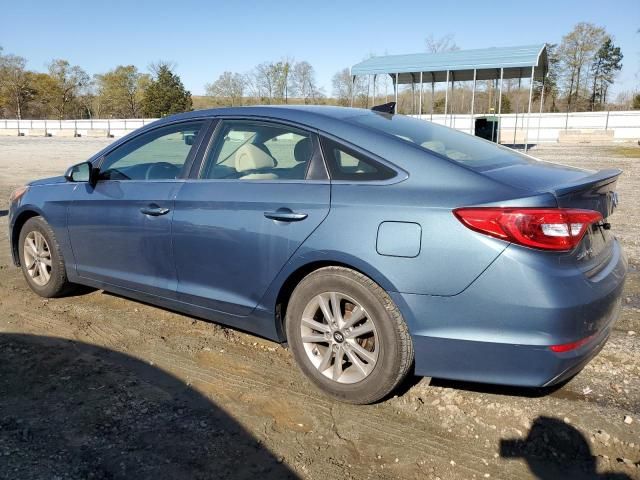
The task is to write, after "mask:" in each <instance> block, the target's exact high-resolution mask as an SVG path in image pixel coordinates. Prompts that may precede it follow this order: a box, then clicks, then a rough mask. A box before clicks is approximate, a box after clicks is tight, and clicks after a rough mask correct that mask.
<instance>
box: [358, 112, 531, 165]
mask: <svg viewBox="0 0 640 480" xmlns="http://www.w3.org/2000/svg"><path fill="white" fill-rule="evenodd" d="M347 121H349V122H352V123H355V124H358V125H363V126H365V127H368V128H371V129H374V130H377V131H380V132H384V133H386V134H389V135H393V136H395V137H397V138H400V139H402V140H404V141H406V142H409V143H412V144H414V145H417V146H419V147H420V148H423V149H424V150H426V151H428V152H430V153H436V154H438V155H441V156H443V157H445V158H447V159H449V160H452V161H454V162H456V163H459V164H462V165H465V166H467V167H469V168H472V169H474V170H480V171H486V170H492V169H494V168H501V167H507V166H510V165H517V164H525V163H534V162H535V160H534V159H532V158H530V157H527V156H525V155H522V154H520V153H518V152H515V151H513V150H512V149H510V148H506V147H502V146H500V145H496V144H495V143H493V142H489V141H487V140H483V139H481V138H478V137H474V136H472V135H469V134H467V133H463V132H459V131H457V130H454V129H452V128H447V127H443V126H442V125H436V124H434V123H432V122H428V121H425V120H418V119H417V118H411V117H407V116H404V115H389V114H385V113H377V112H375V113H373V112H372V113H370V114H365V115H358V116H354V117H351V118H349V119H348V120H347Z"/></svg>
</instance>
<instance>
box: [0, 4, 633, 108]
mask: <svg viewBox="0 0 640 480" xmlns="http://www.w3.org/2000/svg"><path fill="white" fill-rule="evenodd" d="M580 21H586V22H592V23H595V24H597V25H600V26H602V27H605V28H606V30H607V31H608V32H609V33H610V34H611V35H613V37H614V38H615V43H616V44H617V45H619V46H620V47H621V48H622V53H623V54H624V60H623V65H624V67H623V70H622V72H621V73H620V74H619V76H618V78H617V81H616V85H615V87H614V89H613V93H614V94H616V93H618V92H621V91H625V90H634V89H640V33H638V29H640V0H610V1H606V2H605V1H602V0H601V1H591V0H581V1H573V0H572V1H568V0H554V1H547V0H537V1H528V2H514V1H512V0H510V1H484V2H480V1H477V0H475V1H452V0H449V1H438V2H433V1H428V0H422V1H414V0H404V1H389V0H387V1H378V0H367V1H342V2H340V1H335V0H320V1H315V2H310V1H305V0H297V1H290V0H272V1H257V0H242V1H191V0H154V1H147V0H139V1H136V0H130V1H121V0H112V1H108V2H105V1H92V0H84V1H64V0H59V1H56V2H52V1H50V0H48V1H29V0H23V1H20V2H16V1H9V0H0V46H2V47H4V53H13V54H16V55H21V56H23V57H26V58H27V59H28V67H29V68H31V69H34V70H41V71H43V70H45V69H46V65H47V63H48V62H49V61H50V60H51V59H53V58H65V59H67V60H69V61H70V62H71V63H72V64H74V65H80V66H81V67H82V68H83V69H84V70H86V71H87V72H88V73H90V74H95V73H102V72H105V71H107V70H109V69H111V68H113V67H115V66H117V65H128V64H133V65H136V66H137V67H138V68H140V69H141V70H146V69H147V67H148V65H149V64H150V63H151V62H154V61H158V60H168V61H172V62H174V63H175V64H176V71H177V73H178V74H179V75H180V77H181V78H182V81H183V83H184V84H185V86H186V87H187V88H188V89H189V90H190V91H191V92H192V93H193V94H194V95H201V94H203V93H204V89H205V88H204V86H205V84H206V83H211V82H213V81H215V80H216V78H217V77H218V76H219V75H220V74H221V73H223V72H224V71H234V72H240V73H245V72H248V71H249V70H251V69H252V68H253V67H254V66H255V65H257V64H259V63H261V62H264V61H269V60H273V61H275V60H279V59H281V58H283V57H288V58H294V59H295V60H306V61H308V62H310V63H311V64H312V65H313V66H314V68H315V70H316V76H317V80H318V83H319V84H320V86H322V87H324V89H325V92H326V93H327V94H331V77H332V76H333V75H334V73H335V72H337V71H338V70H340V69H342V68H344V67H350V66H351V65H353V64H355V63H358V62H359V61H361V60H363V59H364V58H365V57H368V56H370V55H371V54H375V55H384V54H401V53H415V52H423V51H425V38H426V37H427V36H428V35H430V34H431V35H433V36H434V37H441V36H443V35H447V34H452V35H454V38H455V42H456V43H457V44H458V46H459V47H460V48H461V49H471V48H485V47H500V46H517V45H532V44H541V43H559V42H560V41H561V39H562V35H564V34H565V33H567V32H569V31H570V30H571V28H572V27H573V26H574V25H575V24H576V23H577V22H580Z"/></svg>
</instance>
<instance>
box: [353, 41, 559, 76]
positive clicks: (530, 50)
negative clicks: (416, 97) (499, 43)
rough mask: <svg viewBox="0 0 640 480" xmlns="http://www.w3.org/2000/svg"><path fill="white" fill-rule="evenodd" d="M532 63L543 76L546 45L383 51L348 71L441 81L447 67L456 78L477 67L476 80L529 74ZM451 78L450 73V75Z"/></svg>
mask: <svg viewBox="0 0 640 480" xmlns="http://www.w3.org/2000/svg"><path fill="white" fill-rule="evenodd" d="M531 67H535V76H536V78H537V79H542V78H543V76H544V74H545V73H546V72H547V69H548V64H547V50H546V45H545V44H541V45H529V46H523V47H493V48H480V49H474V50H457V51H453V52H442V53H413V54H407V55H384V56H380V57H372V58H369V59H368V60H365V61H363V62H360V63H357V64H356V65H354V66H353V67H351V75H353V76H361V75H392V76H393V77H395V74H398V83H401V84H402V83H412V82H419V81H420V73H421V72H422V74H423V81H424V82H426V83H430V82H431V81H435V82H444V81H446V78H447V71H449V72H452V74H453V79H454V80H456V81H465V80H473V71H474V70H476V78H477V79H478V80H493V79H497V78H500V69H501V68H503V69H504V78H505V79H507V78H529V77H531ZM450 79H451V77H450Z"/></svg>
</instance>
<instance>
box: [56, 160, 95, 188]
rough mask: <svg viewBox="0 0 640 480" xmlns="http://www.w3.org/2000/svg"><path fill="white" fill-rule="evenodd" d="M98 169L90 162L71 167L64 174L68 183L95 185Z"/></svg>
mask: <svg viewBox="0 0 640 480" xmlns="http://www.w3.org/2000/svg"><path fill="white" fill-rule="evenodd" d="M96 173H97V169H95V168H93V165H92V164H91V163H90V162H82V163H78V164H77V165H73V166H71V167H69V169H68V170H67V171H66V173H65V174H64V178H66V179H67V181H68V182H89V183H90V184H91V185H95V180H96Z"/></svg>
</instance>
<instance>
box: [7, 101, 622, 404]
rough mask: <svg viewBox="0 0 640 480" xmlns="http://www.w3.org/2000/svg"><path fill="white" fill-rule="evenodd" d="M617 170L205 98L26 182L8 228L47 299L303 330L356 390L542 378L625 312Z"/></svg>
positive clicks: (342, 115)
mask: <svg viewBox="0 0 640 480" xmlns="http://www.w3.org/2000/svg"><path fill="white" fill-rule="evenodd" d="M620 173H621V172H620V171H619V170H604V171H601V172H593V171H587V170H582V169H578V168H571V167H566V166H561V165H555V164H551V163H547V162H542V161H538V160H535V159H534V158H532V157H530V156H527V155H523V154H521V153H517V152H516V151H514V150H511V149H508V148H505V147H501V146H498V145H495V144H493V143H490V142H487V141H485V140H481V139H478V138H476V137H473V136H471V135H468V134H466V133H460V132H457V131H454V130H451V129H448V128H446V127H442V126H438V125H435V124H432V123H429V122H426V121H422V120H417V119H413V118H409V117H405V116H402V115H393V114H387V113H381V112H376V111H369V110H360V109H350V108H338V107H245V108H229V109H218V110H208V111H196V112H189V113H185V114H180V115H175V116H172V117H167V118H164V119H162V120H159V121H157V122H155V123H153V124H150V125H147V126H145V127H144V128H142V129H140V130H137V131H135V132H133V133H132V134H130V135H128V136H126V137H124V138H122V139H120V140H118V141H116V142H114V143H113V144H111V145H109V146H108V147H106V148H105V149H104V150H102V151H101V152H99V153H97V154H95V155H94V156H93V157H91V158H90V159H89V160H88V161H87V162H84V163H81V164H78V165H75V166H73V167H71V168H70V169H69V170H68V171H67V173H66V174H65V175H64V176H60V177H54V178H47V179H44V180H38V181H34V182H32V183H30V184H29V185H27V186H25V187H22V188H20V189H18V190H16V191H15V192H14V193H13V195H12V198H11V206H10V222H9V224H10V230H11V231H10V238H11V243H12V252H13V258H14V261H15V263H16V265H19V266H21V268H22V271H23V272H24V276H25V278H26V281H27V283H28V284H29V286H30V287H31V288H32V289H33V290H34V291H35V292H36V293H37V294H39V295H42V296H44V297H54V296H59V295H63V294H65V293H66V292H68V291H69V289H70V288H71V287H73V286H74V285H77V284H82V285H88V286H92V287H95V288H100V289H104V290H108V291H111V292H115V293H117V294H120V295H124V296H128V297H131V298H134V299H138V300H141V301H145V302H149V303H153V304H157V305H160V306H164V307H168V308H172V309H175V310H179V311H182V312H185V313H187V314H189V315H194V316H197V317H201V318H204V319H208V320H213V321H216V322H220V323H223V324H226V325H229V326H231V327H234V328H238V329H242V330H246V331H248V332H252V333H254V334H257V335H261V336H263V337H266V338H269V339H273V340H275V341H279V342H285V341H286V342H287V343H288V345H289V347H290V349H291V351H292V353H293V356H294V357H295V359H296V361H297V363H298V365H299V366H300V368H301V369H302V371H303V372H304V373H305V374H306V375H307V376H308V377H309V379H310V380H311V381H312V382H313V383H315V384H316V385H317V386H319V387H320V388H321V389H323V390H324V391H325V392H327V393H328V394H329V395H332V396H334V397H336V398H338V399H341V400H344V401H348V402H354V403H370V402H375V401H377V400H379V399H382V398H383V397H385V396H387V395H388V394H389V393H390V392H392V391H393V390H394V388H395V387H396V386H397V385H398V384H399V382H400V381H401V380H402V379H403V378H404V377H405V376H406V375H407V374H408V372H410V371H414V372H415V374H417V375H423V376H433V377H442V378H450V379H460V380H467V381H475V382H487V383H495V384H508V385H520V386H543V385H550V384H554V383H557V382H560V381H562V380H563V379H566V378H569V377H570V376H572V375H574V374H575V373H577V372H578V371H579V370H580V369H581V368H582V367H583V366H584V365H585V364H586V363H587V362H588V361H589V360H590V359H591V358H592V357H593V356H594V355H596V353H597V352H598V351H599V350H600V349H601V348H602V346H603V345H604V343H605V341H606V340H607V338H608V336H609V334H610V332H611V329H612V325H613V323H614V321H615V319H616V317H617V315H618V312H619V309H620V297H621V292H622V288H623V283H624V279H625V273H626V268H627V265H626V260H625V257H624V255H623V253H622V251H621V248H620V245H619V243H618V241H617V240H616V239H615V237H614V235H613V230H612V225H611V224H610V216H611V214H612V212H613V210H614V208H615V207H616V205H617V203H618V197H617V194H616V181H617V178H618V176H619V174H620Z"/></svg>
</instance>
